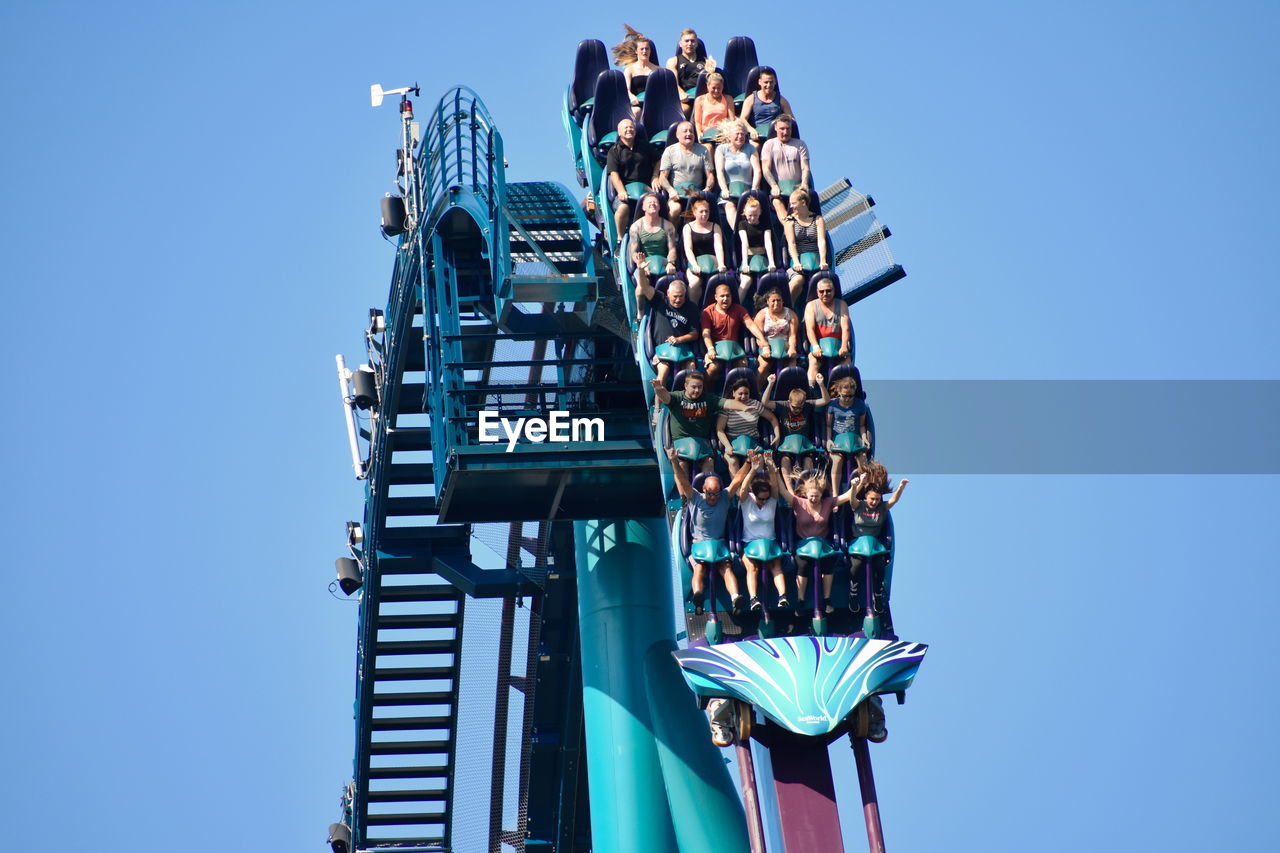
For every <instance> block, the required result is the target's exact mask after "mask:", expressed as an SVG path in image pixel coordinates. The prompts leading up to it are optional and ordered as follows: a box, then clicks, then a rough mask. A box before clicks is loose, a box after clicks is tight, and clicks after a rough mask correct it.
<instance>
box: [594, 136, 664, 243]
mask: <svg viewBox="0 0 1280 853" xmlns="http://www.w3.org/2000/svg"><path fill="white" fill-rule="evenodd" d="M604 170H605V175H607V176H608V179H609V185H610V186H611V187H613V193H614V197H613V223H614V225H615V226H616V227H617V231H618V239H619V240H621V239H622V235H623V234H624V233H626V230H627V226H628V225H629V224H630V223H631V201H632V200H633V199H636V200H638V199H640V197H641V196H643V195H644V194H645V193H647V192H649V191H650V190H651V189H652V187H653V183H654V182H655V181H656V180H657V179H658V158H657V157H656V156H655V155H654V153H653V149H651V148H650V147H649V146H648V145H637V144H636V122H635V119H630V118H624V119H623V120H622V121H620V122H618V141H617V143H616V144H615V145H613V146H612V147H611V148H610V149H609V156H608V157H607V158H606V160H605V167H604Z"/></svg>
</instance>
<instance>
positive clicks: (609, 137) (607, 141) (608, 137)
mask: <svg viewBox="0 0 1280 853" xmlns="http://www.w3.org/2000/svg"><path fill="white" fill-rule="evenodd" d="M617 141H618V131H616V130H611V131H609V132H608V133H606V134H605V135H604V136H602V137H600V145H601V146H605V145H612V144H613V143H615V142H617Z"/></svg>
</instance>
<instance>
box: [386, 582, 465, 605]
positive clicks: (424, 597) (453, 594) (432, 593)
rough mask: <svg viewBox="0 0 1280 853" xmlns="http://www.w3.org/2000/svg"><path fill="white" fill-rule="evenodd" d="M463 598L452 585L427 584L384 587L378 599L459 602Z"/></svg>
mask: <svg viewBox="0 0 1280 853" xmlns="http://www.w3.org/2000/svg"><path fill="white" fill-rule="evenodd" d="M461 597H462V593H461V592H459V591H458V588H457V587H456V586H453V585H451V584H447V583H446V584H426V585H422V584H419V585H414V586H384V587H382V588H381V589H379V590H378V598H379V600H381V601H383V602H387V601H457V600H458V599H460V598H461Z"/></svg>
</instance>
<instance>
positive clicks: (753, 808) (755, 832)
mask: <svg viewBox="0 0 1280 853" xmlns="http://www.w3.org/2000/svg"><path fill="white" fill-rule="evenodd" d="M740 710H741V709H740ZM745 713H748V714H749V713H751V711H750V709H749V708H748V709H747V710H746V712H745ZM737 753H738V778H739V780H740V781H741V783H742V804H743V806H745V807H746V810H747V836H748V837H749V838H750V840H751V853H765V847H764V821H763V819H762V818H761V817H760V796H759V794H758V793H757V789H756V765H755V762H754V760H753V759H752V757H751V740H750V738H747V739H746V743H743V738H738V744H737Z"/></svg>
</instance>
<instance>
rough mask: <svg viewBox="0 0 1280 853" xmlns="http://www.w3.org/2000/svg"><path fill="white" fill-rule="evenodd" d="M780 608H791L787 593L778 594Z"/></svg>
mask: <svg viewBox="0 0 1280 853" xmlns="http://www.w3.org/2000/svg"><path fill="white" fill-rule="evenodd" d="M778 609H779V610H790V609H791V602H790V601H789V600H788V599H787V597H786V596H785V595H780V596H778Z"/></svg>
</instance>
